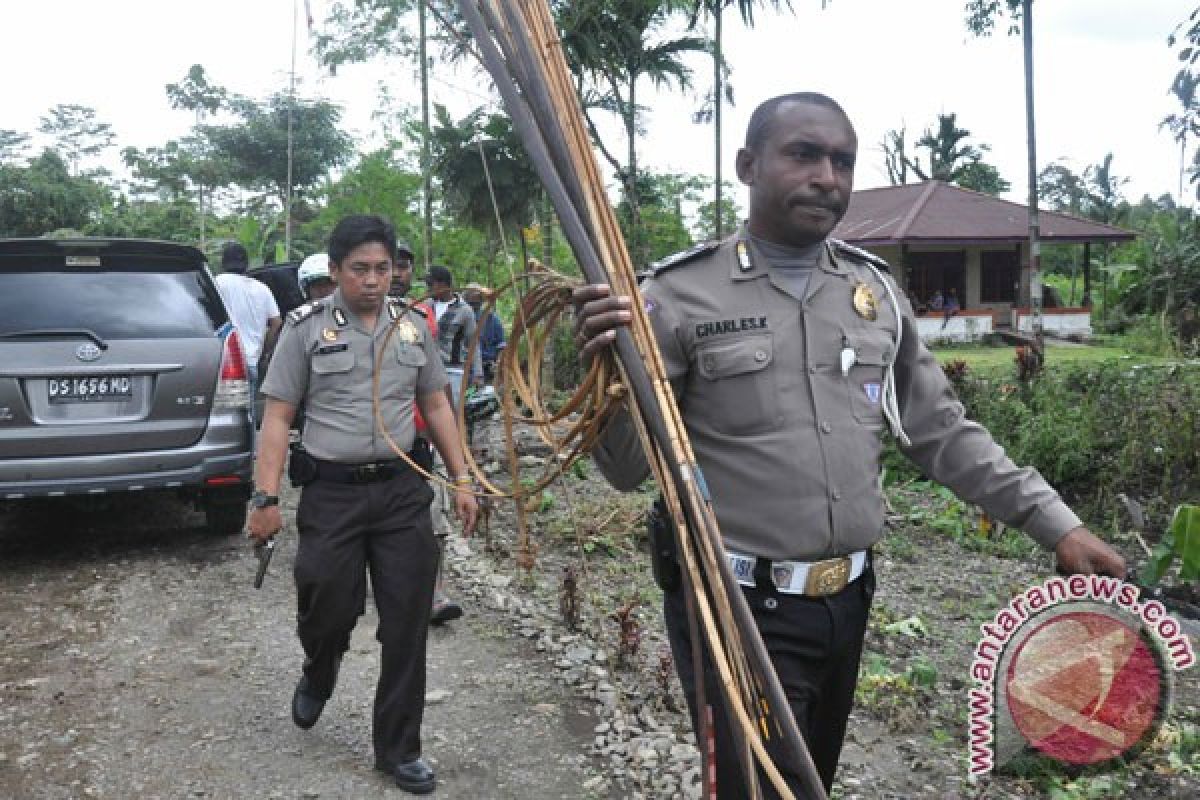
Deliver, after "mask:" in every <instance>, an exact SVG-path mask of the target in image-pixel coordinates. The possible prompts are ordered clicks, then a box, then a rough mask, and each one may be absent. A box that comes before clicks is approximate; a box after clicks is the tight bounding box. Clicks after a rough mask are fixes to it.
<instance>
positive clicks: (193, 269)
mask: <svg viewBox="0 0 1200 800" xmlns="http://www.w3.org/2000/svg"><path fill="white" fill-rule="evenodd" d="M249 409H250V397H249V388H248V386H247V370H246V363H245V359H244V358H243V355H242V348H241V344H240V343H239V341H238V337H237V333H236V331H234V329H233V326H232V325H231V324H230V321H229V315H228V314H227V313H226V311H225V307H224V305H223V304H222V303H221V297H220V295H219V294H217V289H216V286H215V284H214V283H213V280H212V275H211V273H210V272H209V271H208V267H207V266H206V264H205V261H204V256H203V254H201V252H200V251H199V250H197V249H195V248H193V247H187V246H184V245H179V244H172V243H168V242H153V241H142V240H132V239H74V240H65V239H64V240H50V239H0V502H4V501H19V500H23V499H25V498H33V497H58V496H67V495H83V496H87V495H103V494H106V493H112V492H143V491H144V492H149V491H156V490H170V491H173V492H175V493H177V494H178V495H179V496H180V497H181V498H183V499H184V500H187V501H190V502H192V503H194V504H195V505H196V506H197V508H199V509H202V510H203V511H204V512H205V515H206V520H207V525H208V528H209V529H210V530H211V531H212V532H213V533H218V534H232V533H235V532H237V531H240V530H241V529H242V527H243V525H244V524H245V519H246V499H247V498H248V497H249V495H250V487H251V480H252V465H253V429H252V426H251V421H250V414H249Z"/></svg>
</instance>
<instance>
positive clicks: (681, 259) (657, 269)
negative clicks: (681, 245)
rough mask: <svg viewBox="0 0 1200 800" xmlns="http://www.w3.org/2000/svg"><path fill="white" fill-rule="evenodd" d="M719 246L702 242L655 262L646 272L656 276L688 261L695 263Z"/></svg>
mask: <svg viewBox="0 0 1200 800" xmlns="http://www.w3.org/2000/svg"><path fill="white" fill-rule="evenodd" d="M720 246H721V243H720V242H702V243H700V244H698V245H696V246H695V247H690V248H688V249H687V250H683V251H681V252H679V253H675V254H674V255H670V256H667V257H666V258H664V259H662V260H661V261H655V262H654V263H653V264H651V265H650V269H649V270H647V272H648V274H649V275H658V274H659V273H662V272H666V271H667V270H669V269H675V267H678V266H681V265H683V264H686V263H688V262H689V261H695V260H696V259H697V258H700V257H701V256H706V255H708V254H709V253H711V252H713V251H715V250H716V249H717V248H718V247H720Z"/></svg>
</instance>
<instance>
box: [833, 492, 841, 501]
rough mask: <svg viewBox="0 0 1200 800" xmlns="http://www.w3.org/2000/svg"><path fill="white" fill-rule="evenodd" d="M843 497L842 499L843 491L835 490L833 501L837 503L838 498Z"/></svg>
mask: <svg viewBox="0 0 1200 800" xmlns="http://www.w3.org/2000/svg"><path fill="white" fill-rule="evenodd" d="M841 499H842V493H841V492H834V493H833V502H835V503H836V502H837V501H838V500H841Z"/></svg>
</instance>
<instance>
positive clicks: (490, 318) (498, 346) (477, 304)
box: [463, 282, 504, 382]
mask: <svg viewBox="0 0 1200 800" xmlns="http://www.w3.org/2000/svg"><path fill="white" fill-rule="evenodd" d="M489 291H490V290H488V289H487V288H485V287H483V286H480V285H479V284H478V283H474V282H472V283H468V284H467V286H466V288H465V289H463V299H464V300H466V301H467V305H469V306H470V307H471V310H472V311H474V312H475V324H476V325H478V326H479V327H480V328H481V330H480V332H479V357H480V359H481V360H482V361H483V379H484V380H485V381H488V382H491V381H493V380H495V378H496V361H497V360H498V359H499V358H500V351H501V350H503V349H504V325H503V323H501V322H500V318H499V317H498V316H496V312H495V311H494V310H493V311H489V312H487V315H486V316H483V301H484V300H485V299H486V296H487V295H488V294H489Z"/></svg>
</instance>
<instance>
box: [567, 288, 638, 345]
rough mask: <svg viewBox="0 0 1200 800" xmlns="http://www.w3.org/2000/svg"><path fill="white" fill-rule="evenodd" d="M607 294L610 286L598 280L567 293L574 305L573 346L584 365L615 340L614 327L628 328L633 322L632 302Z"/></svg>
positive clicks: (610, 291)
mask: <svg viewBox="0 0 1200 800" xmlns="http://www.w3.org/2000/svg"><path fill="white" fill-rule="evenodd" d="M611 295H612V289H611V287H609V286H606V285H605V284H602V283H600V284H589V285H587V286H580V287H579V288H578V289H575V290H574V291H573V292H572V293H571V302H572V303H574V304H575V346H576V347H577V348H578V349H579V360H580V361H582V362H583V363H585V364H587V363H588V362H590V361H591V360H592V356H594V355H595V354H596V353H599V352H600V351H601V350H603V349H604V348H605V347H608V346H609V345H611V344H612V343H613V342H614V341H615V340H616V338H617V328H620V327H622V326H624V327H628V326H629V323H630V322H632V321H633V311H632V310H631V309H632V308H633V301H632V300H630V299H629V298H628V297H624V296H621V297H612V296H611Z"/></svg>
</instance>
